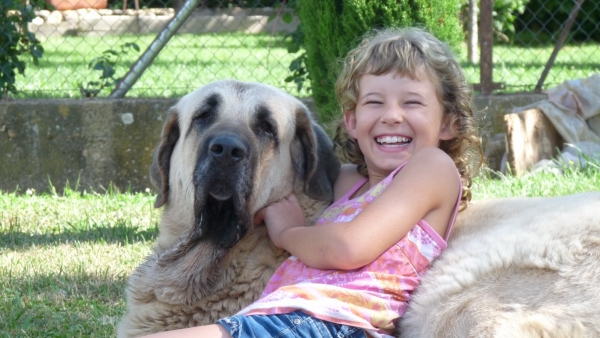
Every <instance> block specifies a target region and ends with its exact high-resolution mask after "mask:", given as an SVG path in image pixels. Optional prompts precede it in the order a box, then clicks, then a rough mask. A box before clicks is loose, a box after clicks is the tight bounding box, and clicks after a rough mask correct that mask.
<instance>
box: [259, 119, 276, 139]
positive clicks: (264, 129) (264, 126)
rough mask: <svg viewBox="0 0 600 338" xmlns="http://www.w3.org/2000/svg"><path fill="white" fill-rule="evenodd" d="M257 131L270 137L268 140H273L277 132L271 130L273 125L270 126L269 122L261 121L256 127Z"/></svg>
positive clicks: (273, 129)
mask: <svg viewBox="0 0 600 338" xmlns="http://www.w3.org/2000/svg"><path fill="white" fill-rule="evenodd" d="M258 129H259V131H260V133H261V134H263V135H265V136H267V137H270V138H274V137H275V135H276V134H277V132H276V131H275V128H273V125H271V124H270V123H269V122H267V121H263V123H261V124H260V125H259V126H258Z"/></svg>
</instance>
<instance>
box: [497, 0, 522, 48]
mask: <svg viewBox="0 0 600 338" xmlns="http://www.w3.org/2000/svg"><path fill="white" fill-rule="evenodd" d="M528 2H529V0H495V1H494V22H493V25H494V30H495V31H496V33H497V36H498V35H499V34H501V35H500V36H502V35H503V36H504V37H506V38H505V39H503V40H505V41H507V40H508V36H511V37H512V36H514V33H515V25H514V24H515V20H516V19H517V15H519V14H523V11H525V5H527V3H528Z"/></svg>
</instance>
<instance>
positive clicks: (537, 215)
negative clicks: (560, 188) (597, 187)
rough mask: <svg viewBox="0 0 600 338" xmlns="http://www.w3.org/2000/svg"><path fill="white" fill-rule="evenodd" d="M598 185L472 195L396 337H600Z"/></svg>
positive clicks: (413, 299)
mask: <svg viewBox="0 0 600 338" xmlns="http://www.w3.org/2000/svg"><path fill="white" fill-rule="evenodd" d="M598 304H600V192H592V193H582V194H577V195H571V196H563V197H552V198H507V199H497V200H489V201H476V202H474V203H473V205H471V206H470V207H469V208H468V209H467V210H466V211H465V212H463V213H460V214H459V216H458V219H457V224H456V228H455V230H454V231H453V234H452V237H451V238H450V240H449V246H448V249H447V250H446V251H445V252H444V253H443V254H442V256H441V257H440V258H439V259H438V260H437V261H436V262H434V264H433V266H432V268H431V269H430V270H429V271H428V272H427V274H426V275H425V276H424V278H423V280H422V283H421V286H419V288H418V289H417V292H416V293H415V294H414V296H413V298H412V301H411V304H410V307H409V310H408V311H407V313H406V314H405V315H404V316H403V317H402V318H401V320H400V325H399V326H398V327H397V332H396V335H397V336H399V337H520V338H528V337H553V338H560V337H564V338H567V337H570V338H573V337H600V310H599V309H600V307H599V305H598Z"/></svg>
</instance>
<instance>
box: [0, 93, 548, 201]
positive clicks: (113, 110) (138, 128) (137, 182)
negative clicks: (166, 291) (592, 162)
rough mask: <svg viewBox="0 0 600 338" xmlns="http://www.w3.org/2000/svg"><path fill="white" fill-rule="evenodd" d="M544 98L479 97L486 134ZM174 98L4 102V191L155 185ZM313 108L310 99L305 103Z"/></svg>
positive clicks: (0, 113) (0, 127) (0, 145)
mask: <svg viewBox="0 0 600 338" xmlns="http://www.w3.org/2000/svg"><path fill="white" fill-rule="evenodd" d="M544 97H545V96H543V95H499V96H492V97H489V98H483V97H477V98H476V100H475V104H476V107H477V110H478V113H477V120H478V122H479V124H480V127H481V135H482V138H483V139H484V141H485V140H487V139H488V138H490V137H491V136H493V135H495V134H498V133H502V132H504V130H503V129H504V127H503V118H502V117H503V115H504V114H506V113H511V112H512V109H513V107H519V106H524V105H527V104H529V103H532V102H536V101H539V100H540V99H542V98H544ZM175 102H176V100H175V99H121V100H110V99H94V100H31V101H3V102H0V190H3V191H15V190H16V189H18V190H19V191H21V192H22V191H25V190H26V189H29V188H33V189H35V190H36V191H38V192H42V191H48V187H49V182H50V181H51V182H52V185H53V186H54V187H56V189H57V190H58V191H61V190H62V189H63V188H64V187H65V185H66V184H67V182H69V184H70V186H71V188H74V186H75V184H76V182H79V188H80V189H87V190H89V189H90V188H91V189H93V190H94V191H97V192H103V191H104V189H106V188H108V186H109V184H110V183H111V182H112V183H113V185H114V186H116V187H117V188H118V189H119V190H121V191H124V190H126V189H128V187H130V188H131V189H132V190H133V191H143V190H145V189H146V188H153V187H152V185H151V183H150V180H149V177H148V168H149V166H150V163H151V161H152V154H153V150H154V148H155V147H156V145H157V143H158V140H159V138H160V132H161V129H162V125H163V122H164V119H165V117H166V115H167V112H168V110H169V108H170V107H171V106H172V105H173V104H175ZM305 103H306V104H307V105H308V106H309V108H312V103H311V102H310V101H309V100H305Z"/></svg>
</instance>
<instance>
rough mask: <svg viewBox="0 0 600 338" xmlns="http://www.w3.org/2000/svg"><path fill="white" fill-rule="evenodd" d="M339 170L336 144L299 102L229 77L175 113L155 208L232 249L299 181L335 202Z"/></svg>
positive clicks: (154, 169) (160, 163)
mask: <svg viewBox="0 0 600 338" xmlns="http://www.w3.org/2000/svg"><path fill="white" fill-rule="evenodd" d="M339 166H340V164H339V161H338V160H337V159H336V158H335V156H334V155H333V150H332V143H331V141H330V140H329V138H328V137H327V135H326V134H325V132H324V131H323V130H322V129H321V127H319V126H318V125H317V124H316V123H315V122H314V120H313V118H312V116H311V114H310V112H309V111H308V109H307V108H306V106H305V105H304V104H302V102H300V101H299V100H298V99H296V98H294V97H293V96H291V95H289V94H287V93H285V92H283V91H281V90H279V89H277V88H274V87H271V86H267V85H264V84H258V83H244V82H239V81H234V80H223V81H218V82H214V83H211V84H209V85H206V86H204V87H202V88H200V89H198V90H196V91H194V92H192V93H190V94H188V95H186V96H185V97H183V98H182V99H181V100H180V101H179V102H178V103H177V104H176V105H175V106H174V107H173V108H172V110H171V112H170V113H169V116H168V118H167V121H166V123H165V125H164V129H163V132H162V139H161V142H160V144H159V146H158V148H157V150H156V152H155V155H154V161H153V164H152V166H151V178H152V181H153V183H154V184H155V185H156V186H157V188H158V190H159V193H158V197H157V199H156V203H155V206H156V207H161V206H163V205H165V213H167V212H169V213H171V214H176V215H177V216H173V215H171V217H180V218H181V220H183V223H186V222H188V221H187V220H190V221H191V219H192V218H193V221H191V222H188V223H192V224H193V226H192V227H191V228H189V229H183V230H180V231H181V232H182V233H179V234H178V235H187V236H188V238H189V239H190V240H193V241H204V240H206V241H210V242H211V243H212V245H213V246H214V247H215V248H217V249H219V250H227V249H229V248H231V247H232V246H233V245H235V244H236V243H237V242H238V241H239V240H240V239H241V238H242V237H243V236H244V235H245V234H246V233H247V231H248V229H249V227H250V226H251V225H252V221H253V215H254V213H255V212H256V211H257V210H258V209H260V208H262V207H264V206H265V205H267V204H268V203H270V202H273V201H275V200H278V199H280V198H282V197H283V196H285V195H287V194H289V193H290V192H291V191H292V190H293V187H294V186H295V185H297V184H298V183H301V184H302V185H303V187H304V189H303V190H304V193H305V194H306V195H307V196H308V197H310V198H312V199H315V200H321V201H331V200H332V199H333V190H332V185H333V182H334V181H335V178H336V177H337V174H338V171H339ZM161 231H163V229H161Z"/></svg>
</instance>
